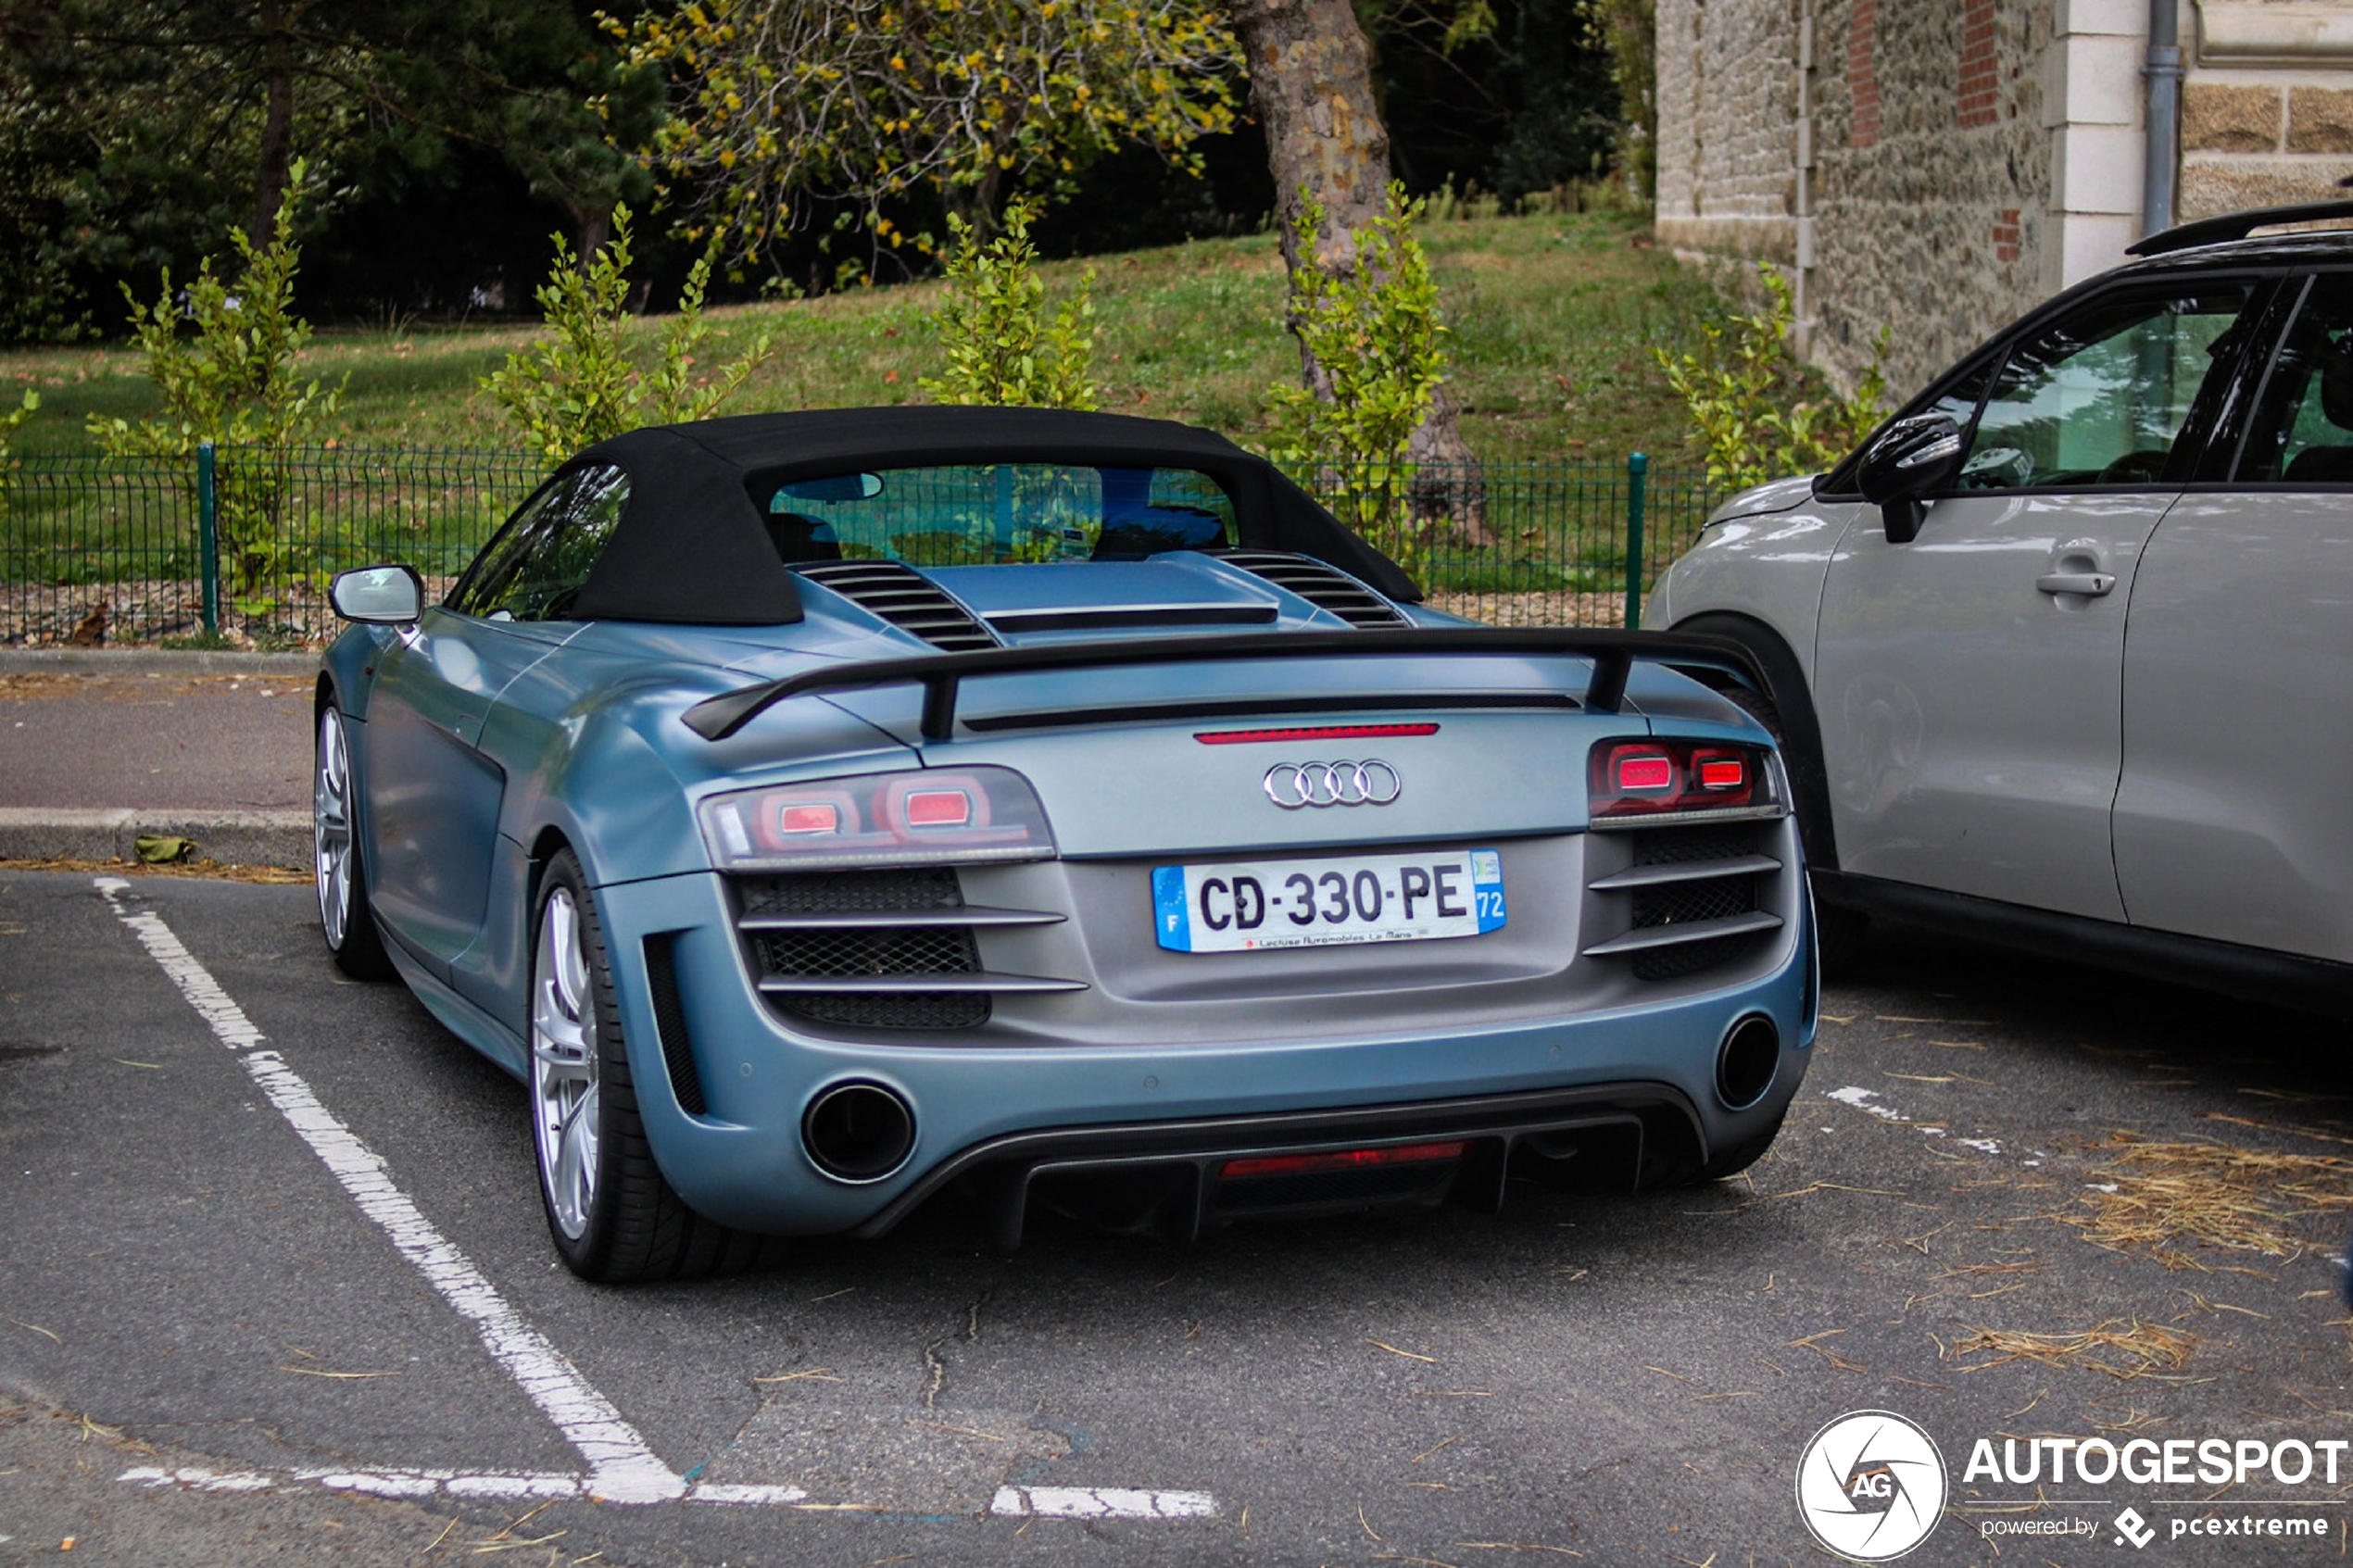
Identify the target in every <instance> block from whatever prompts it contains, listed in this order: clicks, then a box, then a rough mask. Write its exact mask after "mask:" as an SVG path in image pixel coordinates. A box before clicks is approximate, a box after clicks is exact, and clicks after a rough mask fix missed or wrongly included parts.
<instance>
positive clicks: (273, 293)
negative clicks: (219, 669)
mask: <svg viewBox="0 0 2353 1568" xmlns="http://www.w3.org/2000/svg"><path fill="white" fill-rule="evenodd" d="M305 172H306V170H305V166H304V165H303V164H302V163H301V162H300V161H296V163H295V164H294V165H293V166H292V167H291V168H290V169H288V170H287V175H286V194H285V199H284V200H283V201H282V202H280V203H279V205H278V216H277V220H276V222H275V224H274V225H273V226H272V229H271V235H270V243H269V244H267V245H262V246H260V247H259V248H258V249H257V248H256V247H255V245H254V243H253V239H252V237H251V236H250V235H248V234H247V233H246V232H245V231H244V230H242V229H232V230H230V231H229V243H230V245H232V246H233V247H234V249H235V250H236V253H237V257H238V259H239V267H238V271H237V276H236V278H235V280H234V281H233V282H230V281H226V280H223V279H222V278H221V277H220V276H219V275H218V274H217V273H215V272H214V271H213V270H212V257H205V259H204V260H203V261H202V262H201V263H200V264H199V265H198V267H197V270H196V276H195V281H194V282H191V283H189V285H188V287H187V290H186V292H185V295H184V296H183V295H176V294H175V293H174V292H173V289H172V286H171V273H170V270H166V271H165V272H164V275H163V288H162V292H161V293H160V294H159V295H157V298H156V301H155V303H154V304H153V305H141V304H140V303H139V300H138V296H136V295H133V294H132V292H131V288H130V285H129V284H127V283H126V284H124V285H123V290H122V296H123V298H124V299H125V300H126V301H128V302H129V303H130V306H131V332H132V340H133V342H135V343H136V344H137V345H138V348H139V352H140V353H141V354H142V355H143V356H144V357H145V359H146V373H147V379H148V380H149V381H151V382H153V383H155V386H156V390H157V392H158V393H159V394H161V395H162V397H163V412H162V413H161V414H160V415H156V416H151V417H149V418H146V419H143V420H139V421H138V422H136V423H133V422H132V421H131V420H122V419H116V418H112V417H110V416H107V415H104V414H93V415H91V416H90V420H89V424H88V427H87V428H88V430H89V433H91V435H93V436H94V437H95V438H96V439H97V441H98V444H99V445H101V446H102V447H103V448H104V449H105V450H106V451H107V453H108V454H110V455H112V456H115V457H168V458H186V457H192V456H193V455H194V454H195V450H196V447H197V446H198V445H200V444H201V443H204V442H208V441H209V442H211V443H213V444H214V445H216V446H218V447H220V448H222V449H223V450H222V453H221V459H220V468H219V470H218V472H219V478H218V491H217V497H216V499H217V507H216V514H215V515H216V519H217V522H218V526H219V529H220V548H221V550H222V552H223V554H224V555H226V556H227V558H228V559H229V563H230V565H231V567H232V568H233V571H235V573H236V580H237V582H238V583H240V584H241V585H242V586H243V587H244V589H245V591H246V592H247V593H251V592H253V591H255V590H256V589H257V588H258V586H259V585H260V584H261V583H264V582H265V581H268V580H271V579H272V578H274V577H276V576H277V575H278V574H279V573H281V572H282V571H283V570H284V569H285V568H286V567H287V566H288V565H289V557H290V555H291V553H292V547H291V546H289V544H288V543H287V538H286V531H285V528H284V522H285V517H284V512H285V506H286V497H287V492H288V488H289V486H288V483H287V465H288V462H289V459H290V456H291V454H292V452H293V450H294V448H295V447H296V445H300V444H304V443H306V442H307V441H308V440H309V439H310V438H311V437H312V436H313V435H314V434H315V433H317V431H318V429H319V427H320V426H321V425H322V424H324V423H325V422H326V421H327V420H331V419H333V417H334V416H335V414H336V412H337V411H338V410H339V409H340V408H342V406H343V395H344V388H343V385H342V384H341V383H338V384H337V385H336V386H334V387H333V388H332V389H329V388H326V387H323V386H322V385H321V383H319V382H317V381H305V380H303V379H302V378H301V377H300V376H298V375H296V373H295V366H296V359H298V358H300V356H301V354H302V350H303V347H304V345H307V344H308V343H309V341H310V323H309V322H308V321H306V320H303V319H302V318H301V317H300V316H299V315H297V314H296V312H295V307H294V281H295V275H296V273H297V272H298V271H300V270H301V267H302V247H301V246H299V245H296V244H295V238H294V232H295V221H296V215H297V212H298V209H299V207H300V206H301V202H302V196H303V188H304V180H303V176H304V174H305ZM183 321H184V323H185V325H186V327H187V328H188V329H189V330H188V331H187V332H182V323H183ZM348 379H349V378H348V377H346V381H348Z"/></svg>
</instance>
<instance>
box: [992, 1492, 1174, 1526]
mask: <svg viewBox="0 0 2353 1568" xmlns="http://www.w3.org/2000/svg"><path fill="white" fill-rule="evenodd" d="M988 1512H989V1515H990V1517H992V1518H996V1519H1020V1518H1025V1517H1030V1518H1038V1519H1209V1518H1214V1517H1215V1515H1216V1512H1217V1499H1215V1498H1214V1497H1211V1496H1210V1495H1209V1494H1208V1493H1207V1492H1146V1491H1131V1490H1129V1489H1128V1488H1126V1487H1124V1486H1000V1487H998V1488H997V1495H996V1497H994V1498H992V1499H990V1500H989V1504H988Z"/></svg>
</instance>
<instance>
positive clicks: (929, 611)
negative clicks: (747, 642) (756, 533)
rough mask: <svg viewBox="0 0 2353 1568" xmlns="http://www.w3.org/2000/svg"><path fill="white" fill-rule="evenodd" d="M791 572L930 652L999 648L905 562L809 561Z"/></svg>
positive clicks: (973, 620) (991, 636)
mask: <svg viewBox="0 0 2353 1568" xmlns="http://www.w3.org/2000/svg"><path fill="white" fill-rule="evenodd" d="M794 570H795V571H799V573H800V574H801V575H802V576H803V577H806V578H808V579H809V580H810V581H812V583H821V584H823V585H824V586H825V587H827V588H830V589H832V590H833V591H834V592H835V593H837V594H839V595H840V596H842V597H843V598H845V599H848V600H849V602H850V603H852V604H854V605H856V606H858V607H859V608H861V609H863V610H866V611H867V612H868V613H870V614H873V615H877V616H880V617H881V618H882V619H883V620H885V621H889V622H890V623H891V624H892V625H893V626H896V627H898V628H899V629H900V631H902V632H911V633H913V634H914V635H916V636H918V637H921V638H922V639H923V640H924V641H925V642H927V643H929V644H931V645H932V646H934V647H939V648H945V649H947V650H948V651H949V652H950V653H970V652H972V651H973V650H974V649H976V648H993V647H997V646H1000V645H999V643H998V641H997V638H996V636H995V635H994V634H993V633H990V631H989V630H988V627H986V626H984V625H982V624H981V622H980V621H979V620H978V618H976V617H975V615H974V614H973V612H972V611H970V610H968V609H966V608H964V607H963V604H962V603H961V602H959V601H958V600H957V598H956V596H954V595H953V594H950V593H949V592H948V590H946V589H945V588H942V587H941V586H940V585H939V584H938V583H934V582H933V581H932V580H931V579H930V578H928V577H925V575H924V574H923V573H922V572H920V571H916V570H915V569H914V568H913V567H912V566H909V565H907V564H906V563H905V562H904V561H895V560H828V561H813V562H811V563H809V564H806V565H803V566H799V567H796V568H794Z"/></svg>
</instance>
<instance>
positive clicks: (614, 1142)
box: [524, 849, 780, 1285]
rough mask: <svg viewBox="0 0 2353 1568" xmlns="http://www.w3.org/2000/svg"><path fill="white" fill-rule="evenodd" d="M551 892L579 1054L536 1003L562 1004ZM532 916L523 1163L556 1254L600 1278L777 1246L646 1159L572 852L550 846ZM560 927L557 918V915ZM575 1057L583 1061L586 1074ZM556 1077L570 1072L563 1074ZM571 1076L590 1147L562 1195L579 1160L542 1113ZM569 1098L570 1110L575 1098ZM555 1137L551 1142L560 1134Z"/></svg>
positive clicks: (704, 1270) (683, 1272) (744, 1262)
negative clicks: (569, 969) (568, 945)
mask: <svg viewBox="0 0 2353 1568" xmlns="http://www.w3.org/2000/svg"><path fill="white" fill-rule="evenodd" d="M559 900H561V901H564V902H565V903H566V904H568V906H569V909H570V911H571V918H572V920H573V933H574V935H575V938H576V941H577V943H578V951H579V958H580V960H581V963H580V969H581V971H582V972H581V973H580V974H579V976H578V979H580V980H583V981H585V987H583V994H582V995H580V996H579V997H578V998H577V1001H578V1002H579V1003H585V1006H582V1007H580V1008H579V1009H578V1012H577V1020H578V1021H579V1022H589V1023H590V1024H591V1025H592V1026H591V1027H590V1028H588V1029H587V1030H585V1031H582V1032H581V1033H583V1034H584V1035H585V1036H586V1037H585V1040H584V1041H583V1042H582V1043H581V1046H580V1047H579V1056H580V1059H581V1060H574V1059H573V1058H569V1057H560V1054H559V1052H558V1050H557V1048H556V1047H555V1044H554V1042H555V1040H556V1039H557V1037H558V1035H557V1033H556V1032H554V1031H547V1030H544V1029H543V1008H547V1007H552V1008H554V1009H556V1010H557V1011H558V1012H559V1013H564V1012H565V1004H564V1001H563V999H562V997H561V996H560V992H559V993H558V994H557V995H556V996H555V997H553V998H551V999H549V1000H547V1001H546V1002H543V1000H542V990H543V985H542V982H543V979H547V980H552V979H553V978H554V976H553V973H552V971H551V970H550V969H548V968H547V965H548V964H552V963H553V962H554V961H555V960H556V958H557V955H556V954H555V953H553V952H550V951H548V950H547V943H548V941H549V938H550V933H551V927H550V918H549V909H550V907H551V906H553V905H555V904H557V903H558V902H559ZM533 913H534V919H533V922H532V931H533V937H532V995H533V1002H532V1008H533V1011H532V1015H531V1016H530V1017H529V1018H527V1019H526V1020H525V1021H524V1027H525V1031H526V1036H525V1037H526V1038H527V1039H528V1040H529V1041H530V1043H531V1047H532V1063H531V1068H530V1073H529V1078H528V1083H529V1090H528V1093H529V1095H530V1107H531V1137H532V1153H533V1157H534V1158H533V1160H532V1164H533V1167H534V1169H535V1170H536V1171H537V1172H538V1173H539V1198H540V1204H541V1207H542V1208H543V1209H544V1210H545V1211H546V1213H547V1235H548V1237H549V1238H550V1239H551V1240H552V1241H554V1243H555V1246H556V1253H557V1256H559V1257H560V1258H561V1259H562V1260H563V1261H564V1266H565V1267H566V1268H569V1269H570V1270H572V1272H573V1273H575V1274H578V1275H579V1276H580V1277H581V1278H583V1279H586V1280H595V1281H598V1283H601V1284H607V1285H623V1284H634V1283H636V1282H639V1281H643V1280H679V1279H696V1278H702V1277H706V1276H709V1275H712V1274H726V1273H737V1272H739V1271H741V1270H744V1269H748V1268H750V1267H752V1266H753V1265H755V1264H757V1263H760V1262H762V1261H765V1260H766V1259H768V1258H769V1257H770V1256H771V1255H772V1254H773V1253H774V1252H775V1251H777V1250H779V1249H780V1244H779V1243H777V1242H776V1241H775V1240H774V1238H772V1237H769V1236H759V1235H755V1234H753V1233H751V1232H749V1231H740V1230H736V1229H733V1228H732V1227H729V1226H726V1225H722V1224H720V1223H716V1222H715V1221H712V1220H709V1219H706V1218H704V1217H703V1216H702V1215H700V1214H698V1213H696V1212H695V1211H694V1210H692V1209H689V1208H687V1207H686V1203H685V1202H684V1201H682V1200H681V1199H680V1198H679V1197H678V1195H677V1194H676V1193H675V1192H673V1191H672V1190H671V1186H670V1183H669V1182H668V1181H666V1180H665V1179H664V1178H663V1176H662V1173H661V1167H660V1166H659V1165H657V1164H656V1163H655V1162H654V1156H653V1148H652V1146H651V1145H650V1144H648V1142H647V1139H646V1128H645V1123H644V1122H643V1120H642V1119H641V1118H640V1117H639V1115H638V1113H637V1091H636V1085H635V1080H634V1079H633V1078H632V1076H631V1074H630V1071H629V1053H628V1051H627V1049H626V1048H625V1047H624V1045H623V1039H622V1032H621V1010H620V1008H619V1007H618V1006H617V1005H616V1003H615V1001H614V997H613V985H612V968H611V964H610V959H609V956H608V954H607V951H606V947H605V934H604V924H603V922H601V921H600V920H599V919H598V915H597V905H596V900H595V898H594V897H592V896H591V894H590V892H589V889H588V882H587V878H586V877H585V876H584V875H582V874H581V870H580V862H579V861H578V860H577V859H574V858H573V854H572V851H570V850H569V849H566V850H561V851H559V852H558V853H557V855H556V856H555V858H554V859H551V860H549V861H548V863H547V875H546V877H545V878H544V879H543V880H542V882H541V884H540V890H539V900H538V904H537V906H536V908H535V909H534V911H533ZM558 923H559V924H561V923H562V917H559V918H558ZM557 940H559V941H560V940H562V938H561V937H560V936H559V937H558V938H557ZM543 960H545V962H544V963H543ZM550 1021H551V1022H560V1020H550ZM589 1064H592V1065H589ZM584 1065H587V1070H586V1071H585V1072H583V1071H582V1069H583V1066H584ZM560 1073H569V1074H571V1075H572V1077H570V1078H564V1079H561V1080H560V1078H559V1074H560ZM576 1078H585V1081H586V1084H587V1086H588V1092H593V1093H594V1094H595V1095H596V1104H595V1106H594V1107H593V1108H592V1109H591V1110H582V1111H579V1115H580V1117H581V1118H582V1119H584V1120H585V1118H586V1117H588V1116H590V1115H592V1114H593V1117H594V1122H593V1131H594V1134H595V1144H594V1149H593V1151H591V1152H590V1153H589V1154H588V1155H587V1156H586V1159H587V1160H588V1162H589V1164H590V1166H591V1167H592V1169H591V1171H590V1173H589V1174H588V1176H587V1178H586V1180H585V1182H578V1183H576V1184H574V1183H566V1184H565V1185H575V1186H576V1190H575V1192H574V1193H573V1194H572V1195H571V1196H570V1197H568V1198H560V1197H559V1195H558V1194H557V1192H556V1190H555V1189H556V1186H557V1185H558V1184H559V1182H560V1181H561V1180H562V1178H563V1174H564V1173H566V1172H567V1170H572V1171H574V1172H576V1166H575V1167H569V1168H568V1167H566V1166H565V1165H564V1164H563V1163H562V1162H561V1161H560V1160H557V1159H552V1158H550V1156H549V1154H548V1152H547V1150H548V1147H549V1145H548V1139H549V1136H550V1129H549V1127H548V1113H549V1111H550V1110H553V1109H554V1108H553V1107H552V1106H551V1104H550V1100H549V1094H550V1092H551V1091H555V1090H556V1089H558V1088H559V1086H560V1083H570V1082H572V1081H573V1079H576ZM582 1098H585V1095H584V1096H583V1097H582ZM573 1105H574V1107H575V1109H576V1110H577V1107H578V1100H574V1101H573ZM561 1120H562V1119H561V1117H560V1116H559V1121H561ZM575 1136H576V1135H575ZM557 1137H558V1147H559V1148H560V1147H561V1143H560V1138H561V1135H560V1133H558V1134H557ZM584 1193H585V1201H582V1200H581V1196H582V1194H584ZM575 1224H576V1225H577V1232H576V1234H575V1233H574V1228H573V1227H574V1225H575Z"/></svg>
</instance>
